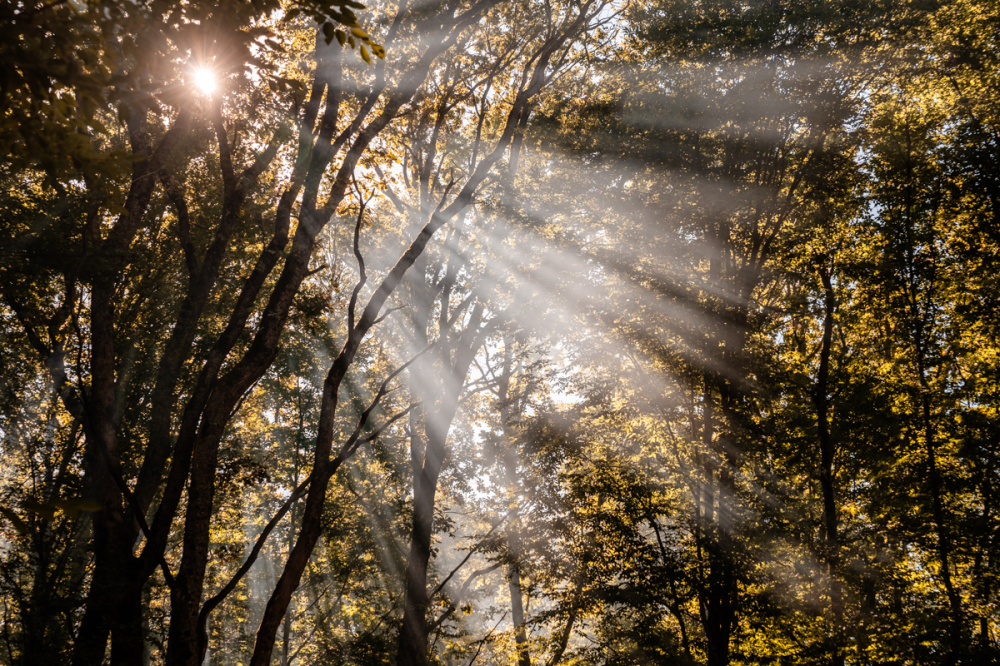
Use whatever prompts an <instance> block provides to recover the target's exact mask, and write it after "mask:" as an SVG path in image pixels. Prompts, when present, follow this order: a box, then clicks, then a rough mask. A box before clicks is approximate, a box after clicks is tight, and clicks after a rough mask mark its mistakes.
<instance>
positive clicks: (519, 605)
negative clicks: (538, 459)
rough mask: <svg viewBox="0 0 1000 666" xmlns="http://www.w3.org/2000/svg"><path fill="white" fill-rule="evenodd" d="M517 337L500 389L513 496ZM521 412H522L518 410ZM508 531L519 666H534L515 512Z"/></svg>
mask: <svg viewBox="0 0 1000 666" xmlns="http://www.w3.org/2000/svg"><path fill="white" fill-rule="evenodd" d="M514 342H515V341H514V336H513V335H511V334H509V333H508V334H506V335H504V339H503V344H504V351H503V368H502V369H501V371H500V379H499V382H498V385H497V397H498V399H499V402H500V422H501V427H502V428H503V433H504V450H503V451H502V455H503V460H504V470H505V472H506V474H507V485H508V486H509V487H510V488H511V489H512V492H514V493H515V494H516V493H517V462H516V460H515V459H514V450H513V447H514V441H515V435H514V430H513V415H514V412H515V409H514V407H515V402H516V396H514V395H512V394H511V387H510V382H511V378H512V376H513V364H514ZM516 411H518V412H520V410H519V409H518V410H516ZM509 525H510V527H509V528H508V530H507V548H508V550H509V551H510V554H511V557H512V559H513V561H512V562H511V564H510V565H509V566H508V567H507V589H508V592H509V593H510V616H511V622H512V623H513V626H514V645H515V649H516V651H517V663H518V666H531V651H530V649H529V647H528V633H527V628H526V624H525V617H524V595H523V591H522V589H521V566H520V565H521V544H520V537H519V535H518V533H517V532H518V529H519V527H518V526H519V521H518V516H517V514H516V510H515V512H514V513H513V514H512V515H511V517H510V521H509Z"/></svg>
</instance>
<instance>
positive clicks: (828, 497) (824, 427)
mask: <svg viewBox="0 0 1000 666" xmlns="http://www.w3.org/2000/svg"><path fill="white" fill-rule="evenodd" d="M820 278H821V279H822V281H823V295H824V299H823V303H824V314H823V341H822V343H821V346H820V352H819V375H818V377H817V379H816V389H815V392H814V393H813V400H814V402H815V404H816V421H817V424H816V425H817V430H818V431H819V448H820V485H821V486H822V489H823V526H824V531H825V533H826V558H827V575H828V576H829V577H830V592H829V593H830V610H831V612H832V614H833V637H832V638H833V641H834V646H833V653H832V654H831V655H830V664H831V666H843V664H844V655H843V654H842V653H841V650H840V643H841V641H842V640H843V631H844V630H845V627H844V599H843V590H842V587H841V583H840V542H839V539H838V535H837V528H838V517H837V502H836V495H835V494H834V486H833V476H834V474H833V458H834V453H835V452H836V447H835V445H834V443H833V438H832V437H831V436H830V400H829V393H830V386H829V384H830V351H831V347H832V346H833V313H834V310H835V309H836V300H835V296H834V293H833V282H832V280H831V277H830V270H829V269H828V268H826V267H823V268H821V269H820Z"/></svg>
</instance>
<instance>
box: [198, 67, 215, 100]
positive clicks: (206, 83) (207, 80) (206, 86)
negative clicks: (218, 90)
mask: <svg viewBox="0 0 1000 666" xmlns="http://www.w3.org/2000/svg"><path fill="white" fill-rule="evenodd" d="M194 84H195V85H196V86H197V87H198V90H200V91H202V92H203V93H205V94H206V95H208V94H211V93H212V92H214V91H215V74H214V73H212V71H211V70H208V69H205V68H204V67H199V68H197V69H195V70H194Z"/></svg>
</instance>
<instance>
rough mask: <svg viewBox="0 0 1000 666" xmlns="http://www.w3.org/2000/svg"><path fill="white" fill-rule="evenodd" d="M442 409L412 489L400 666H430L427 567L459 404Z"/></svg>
mask: <svg viewBox="0 0 1000 666" xmlns="http://www.w3.org/2000/svg"><path fill="white" fill-rule="evenodd" d="M449 402H452V403H453V404H450V405H445V406H442V408H441V409H438V410H434V411H433V412H431V413H429V414H428V416H427V419H428V422H427V424H426V433H427V434H426V441H425V447H424V460H423V465H422V466H421V468H420V473H419V474H418V475H417V477H416V478H415V479H414V481H415V483H414V486H413V527H412V531H411V535H410V552H409V555H408V556H407V558H406V591H405V599H404V604H403V626H402V627H401V629H400V633H399V642H398V645H397V649H396V664H397V666H427V665H428V664H430V655H429V645H428V625H427V610H428V607H429V605H430V599H429V597H428V594H427V567H428V565H429V564H430V555H431V542H432V539H433V536H434V505H435V501H436V496H437V484H438V478H439V477H440V475H441V467H442V465H443V463H444V456H445V441H446V438H447V435H448V426H449V425H450V424H451V420H452V418H454V415H455V411H456V410H457V407H458V405H457V403H455V402H454V400H449Z"/></svg>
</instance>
